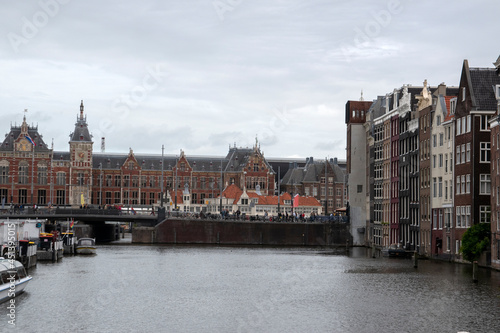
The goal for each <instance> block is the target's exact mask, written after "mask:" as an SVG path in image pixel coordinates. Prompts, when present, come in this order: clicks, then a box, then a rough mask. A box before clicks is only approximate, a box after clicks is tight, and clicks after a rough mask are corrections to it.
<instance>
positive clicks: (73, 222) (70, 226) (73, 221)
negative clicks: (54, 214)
mask: <svg viewBox="0 0 500 333" xmlns="http://www.w3.org/2000/svg"><path fill="white" fill-rule="evenodd" d="M74 225H75V220H74V219H73V220H71V223H70V224H69V228H70V229H73V226H74Z"/></svg>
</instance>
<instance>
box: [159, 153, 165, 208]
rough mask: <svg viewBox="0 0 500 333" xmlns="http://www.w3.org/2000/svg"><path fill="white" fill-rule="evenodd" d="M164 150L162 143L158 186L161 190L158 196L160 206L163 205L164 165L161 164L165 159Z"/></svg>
mask: <svg viewBox="0 0 500 333" xmlns="http://www.w3.org/2000/svg"><path fill="white" fill-rule="evenodd" d="M164 151H165V146H164V145H161V186H160V192H161V194H160V195H161V198H160V207H163V197H164V195H163V170H164V167H163V164H165V161H164V158H163V156H164Z"/></svg>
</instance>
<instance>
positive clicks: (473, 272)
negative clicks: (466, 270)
mask: <svg viewBox="0 0 500 333" xmlns="http://www.w3.org/2000/svg"><path fill="white" fill-rule="evenodd" d="M477 270H478V265H477V261H474V262H473V263H472V281H474V282H476V283H477V281H478V279H477Z"/></svg>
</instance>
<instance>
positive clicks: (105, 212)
mask: <svg viewBox="0 0 500 333" xmlns="http://www.w3.org/2000/svg"><path fill="white" fill-rule="evenodd" d="M0 218H2V219H6V218H9V219H33V220H34V219H47V220H49V221H51V222H56V221H67V220H75V221H81V222H84V223H92V224H94V223H99V222H102V223H104V222H133V223H137V224H140V225H144V226H155V225H156V224H158V223H159V222H161V221H163V220H164V219H165V213H164V212H162V211H161V210H160V211H158V210H157V211H155V212H154V215H153V213H152V211H151V210H149V211H147V213H146V212H145V211H134V210H133V209H132V210H129V209H95V208H89V209H73V208H53V209H49V208H43V209H37V210H34V209H33V208H26V209H23V210H16V211H14V210H10V209H8V210H3V211H2V212H1V214H0Z"/></svg>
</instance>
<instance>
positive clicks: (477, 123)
mask: <svg viewBox="0 0 500 333" xmlns="http://www.w3.org/2000/svg"><path fill="white" fill-rule="evenodd" d="M498 84H500V77H499V76H498V68H469V63H468V61H467V60H464V62H463V66H462V74H461V78H460V86H459V93H458V98H457V104H456V109H455V134H456V138H455V152H456V160H455V162H456V165H455V184H456V185H455V213H456V216H455V217H456V228H455V235H454V236H455V237H454V238H455V256H456V258H457V259H458V260H460V259H461V257H460V254H459V249H460V246H461V242H462V237H463V234H464V233H465V231H466V230H467V229H468V228H470V227H471V226H472V225H475V224H478V223H490V222H491V215H492V214H491V213H492V211H491V197H490V195H491V170H490V161H491V145H492V143H491V131H490V120H491V119H492V117H493V116H495V115H496V114H497V109H498V100H497V98H496V96H495V87H497V85H498ZM492 169H493V168H492ZM495 186H496V184H495ZM495 215H496V212H495Z"/></svg>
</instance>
